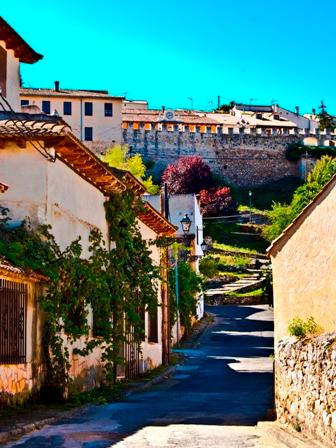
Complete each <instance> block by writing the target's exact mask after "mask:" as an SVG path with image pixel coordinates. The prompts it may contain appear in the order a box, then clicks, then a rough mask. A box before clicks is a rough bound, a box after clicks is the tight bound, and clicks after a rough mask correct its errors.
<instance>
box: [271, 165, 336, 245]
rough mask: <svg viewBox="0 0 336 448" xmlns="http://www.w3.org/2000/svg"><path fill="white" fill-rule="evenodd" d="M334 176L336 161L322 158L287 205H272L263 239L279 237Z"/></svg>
mask: <svg viewBox="0 0 336 448" xmlns="http://www.w3.org/2000/svg"><path fill="white" fill-rule="evenodd" d="M335 174H336V159H335V158H332V157H330V156H324V157H322V158H321V160H319V161H318V162H317V163H316V165H315V167H314V169H313V171H312V172H311V173H310V174H309V175H308V178H307V182H306V183H305V184H303V185H301V186H300V187H299V188H297V189H296V190H295V193H294V196H293V199H292V202H291V203H290V204H289V205H287V204H280V203H274V204H273V207H272V210H271V211H270V212H269V213H268V217H269V220H270V225H269V226H266V227H265V229H264V231H263V235H264V237H265V238H266V239H267V240H268V241H272V240H273V239H275V238H276V237H277V236H279V235H280V233H281V232H282V231H283V230H284V229H285V228H286V227H287V226H288V225H289V224H290V223H291V222H292V221H293V220H294V219H295V218H296V217H297V216H298V215H299V214H300V213H301V211H302V210H303V209H304V208H305V207H306V206H307V205H308V204H309V203H310V202H311V201H312V200H313V199H314V198H315V196H316V195H317V194H318V193H319V192H320V191H321V190H322V188H323V187H324V186H325V185H326V184H327V183H328V182H329V181H330V179H331V178H332V177H333V176H334V175H335Z"/></svg>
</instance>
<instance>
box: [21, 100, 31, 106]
mask: <svg viewBox="0 0 336 448" xmlns="http://www.w3.org/2000/svg"><path fill="white" fill-rule="evenodd" d="M21 106H29V100H21Z"/></svg>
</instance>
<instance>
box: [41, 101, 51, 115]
mask: <svg viewBox="0 0 336 448" xmlns="http://www.w3.org/2000/svg"><path fill="white" fill-rule="evenodd" d="M42 110H43V112H44V113H45V114H50V101H42Z"/></svg>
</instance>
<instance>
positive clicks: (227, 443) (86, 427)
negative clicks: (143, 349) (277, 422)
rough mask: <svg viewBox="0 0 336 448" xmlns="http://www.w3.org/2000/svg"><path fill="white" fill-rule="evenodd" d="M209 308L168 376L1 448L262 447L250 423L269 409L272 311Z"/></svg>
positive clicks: (252, 308) (256, 307) (271, 402)
mask: <svg viewBox="0 0 336 448" xmlns="http://www.w3.org/2000/svg"><path fill="white" fill-rule="evenodd" d="M210 311H211V312H212V313H215V314H216V318H215V322H214V324H213V325H211V327H209V328H208V330H207V331H206V332H205V333H204V334H203V335H202V337H201V338H200V340H199V341H198V343H197V344H196V346H195V347H191V348H184V349H181V351H182V352H183V353H184V354H185V355H186V361H185V363H184V364H183V365H181V366H179V367H178V369H177V371H176V373H175V374H174V375H173V376H172V378H170V379H168V380H167V381H165V382H164V383H161V384H159V385H157V386H154V387H152V388H150V389H148V390H146V391H142V392H138V393H134V394H132V395H130V396H128V397H127V398H126V399H125V400H123V401H121V402H117V403H112V404H107V405H103V406H92V407H90V408H89V409H88V410H87V411H86V412H85V413H81V414H80V415H78V416H77V417H74V418H71V419H67V420H64V421H59V422H58V423H57V424H55V425H51V426H48V427H45V428H43V429H42V430H40V431H35V432H33V433H31V434H29V435H27V436H25V437H23V438H21V439H20V440H18V441H16V442H15V443H12V444H9V445H7V447H9V446H18V447H22V448H23V447H24V448H28V447H29V448H39V447H50V448H60V447H66V448H70V447H71V448H77V447H83V448H84V447H85V448H91V447H96V448H103V447H104V448H105V447H109V446H115V447H117V448H126V447H127V448H128V447H161V448H166V447H167V448H168V447H169V448H170V447H189V448H193V447H201V446H206V447H207V448H210V447H254V446H267V445H259V442H261V441H259V440H258V439H259V436H258V434H257V432H256V430H255V429H254V428H253V425H255V424H256V423H257V422H258V420H260V419H263V418H264V417H265V416H266V414H267V412H268V410H270V409H271V408H272V406H273V359H272V357H271V356H270V355H271V354H272V353H273V316H272V312H271V311H270V310H268V307H267V306H264V305H258V306H226V307H212V308H210ZM224 425H230V426H224ZM232 425H237V426H240V427H232ZM243 425H245V426H243ZM269 446H270V445H269ZM274 446H277V445H274Z"/></svg>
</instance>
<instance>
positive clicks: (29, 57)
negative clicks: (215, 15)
mask: <svg viewBox="0 0 336 448" xmlns="http://www.w3.org/2000/svg"><path fill="white" fill-rule="evenodd" d="M0 40H2V41H4V42H5V44H6V49H7V50H13V51H14V55H15V57H16V58H18V59H19V60H20V62H26V63H27V64H33V63H34V62H37V61H39V60H40V59H42V58H43V56H42V55H41V54H39V53H37V52H36V51H35V50H33V49H32V48H31V47H30V45H28V44H27V42H26V41H25V40H24V39H23V38H22V37H21V36H20V35H19V34H18V33H17V32H16V31H15V30H14V29H13V28H12V27H11V26H10V25H9V24H8V23H7V22H6V21H5V20H4V19H3V18H2V17H1V16H0Z"/></svg>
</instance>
